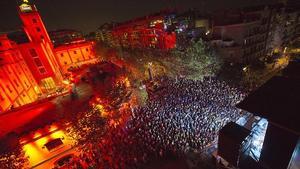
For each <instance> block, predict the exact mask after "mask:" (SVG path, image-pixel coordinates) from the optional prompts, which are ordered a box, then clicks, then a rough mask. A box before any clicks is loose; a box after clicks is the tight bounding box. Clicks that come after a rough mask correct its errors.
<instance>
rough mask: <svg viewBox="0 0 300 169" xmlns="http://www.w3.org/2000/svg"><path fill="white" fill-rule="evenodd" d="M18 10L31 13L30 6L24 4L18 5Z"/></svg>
mask: <svg viewBox="0 0 300 169" xmlns="http://www.w3.org/2000/svg"><path fill="white" fill-rule="evenodd" d="M20 10H21V11H22V12H30V11H32V7H31V6H30V5H28V4H25V3H24V4H22V5H20Z"/></svg>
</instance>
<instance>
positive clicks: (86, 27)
mask: <svg viewBox="0 0 300 169" xmlns="http://www.w3.org/2000/svg"><path fill="white" fill-rule="evenodd" d="M16 1H19V0H0V21H1V24H0V32H1V31H9V30H14V29H18V28H20V25H21V22H20V19H19V18H18V15H17V10H16ZM29 1H30V2H34V3H35V4H36V6H37V8H38V9H39V11H40V14H41V16H42V18H43V20H44V23H45V24H46V27H47V28H48V30H54V29H63V28H72V29H77V30H81V31H84V32H89V31H95V30H96V28H97V27H99V26H100V25H101V24H103V23H105V22H110V21H116V22H121V21H126V20H129V19H131V18H135V17H138V16H144V15H147V14H150V13H153V12H157V11H160V10H162V9H166V8H167V7H174V6H175V5H174V4H176V6H177V7H179V8H181V9H186V8H198V9H219V8H228V7H238V6H246V5H254V4H262V3H263V4H265V3H270V2H274V1H277V0H29Z"/></svg>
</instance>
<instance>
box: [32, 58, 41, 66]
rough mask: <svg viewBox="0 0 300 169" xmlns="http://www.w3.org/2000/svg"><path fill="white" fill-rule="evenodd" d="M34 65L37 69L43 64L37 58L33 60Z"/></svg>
mask: <svg viewBox="0 0 300 169" xmlns="http://www.w3.org/2000/svg"><path fill="white" fill-rule="evenodd" d="M34 63H35V65H36V66H37V67H41V66H43V64H42V62H41V60H40V59H39V58H34Z"/></svg>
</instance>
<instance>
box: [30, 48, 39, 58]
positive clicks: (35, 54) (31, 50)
mask: <svg viewBox="0 0 300 169" xmlns="http://www.w3.org/2000/svg"><path fill="white" fill-rule="evenodd" d="M29 53H30V55H31V56H32V57H38V54H37V53H36V51H35V50H34V49H30V50H29Z"/></svg>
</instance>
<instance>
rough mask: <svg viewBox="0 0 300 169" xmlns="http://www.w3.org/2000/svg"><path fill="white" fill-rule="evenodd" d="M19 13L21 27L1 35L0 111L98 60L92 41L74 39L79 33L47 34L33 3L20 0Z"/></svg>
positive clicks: (31, 98) (49, 88)
mask: <svg viewBox="0 0 300 169" xmlns="http://www.w3.org/2000/svg"><path fill="white" fill-rule="evenodd" d="M18 13H19V16H20V18H21V20H22V22H23V28H22V29H21V30H18V31H13V32H9V33H3V34H1V35H0V102H1V104H0V112H3V111H6V110H8V109H9V108H11V107H18V106H21V105H24V104H28V103H31V102H34V101H35V100H37V98H38V95H40V94H42V93H49V92H53V91H55V90H56V89H57V87H61V86H62V85H63V84H62V81H63V76H64V74H65V73H67V71H68V69H69V68H70V67H78V66H81V65H83V64H90V63H95V62H97V58H96V56H95V52H94V45H95V44H94V42H90V41H86V40H85V39H84V38H82V39H79V40H78V39H76V38H75V37H78V36H79V37H80V35H78V33H77V34H75V33H74V31H73V32H72V31H71V32H70V31H66V32H63V31H60V32H59V31H56V32H52V34H51V35H52V36H51V37H50V36H49V34H48V32H47V29H46V27H45V25H44V23H43V21H42V19H41V17H40V15H39V12H38V10H37V8H36V7H35V5H33V4H31V3H30V2H28V1H22V2H21V3H20V5H19V8H18ZM74 34H75V36H73V35H74ZM61 36H66V37H73V38H69V39H64V38H63V37H61ZM59 40H61V41H59ZM53 42H55V43H53ZM58 42H59V43H58Z"/></svg>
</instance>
